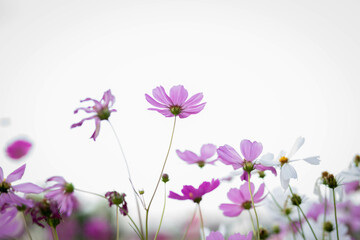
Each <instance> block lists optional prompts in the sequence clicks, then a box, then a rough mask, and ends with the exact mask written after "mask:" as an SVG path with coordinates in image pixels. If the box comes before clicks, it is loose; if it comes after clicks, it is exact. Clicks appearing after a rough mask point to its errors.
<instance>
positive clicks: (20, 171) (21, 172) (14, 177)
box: [6, 164, 26, 183]
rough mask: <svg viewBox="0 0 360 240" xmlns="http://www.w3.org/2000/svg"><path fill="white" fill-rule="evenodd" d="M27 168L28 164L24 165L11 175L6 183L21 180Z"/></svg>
mask: <svg viewBox="0 0 360 240" xmlns="http://www.w3.org/2000/svg"><path fill="white" fill-rule="evenodd" d="M25 168H26V164H24V165H22V166H21V167H19V168H18V169H16V170H15V171H13V172H12V173H10V174H9V176H8V177H7V178H6V182H8V183H12V182H14V181H16V180H19V179H21V178H22V176H23V175H24V172H25Z"/></svg>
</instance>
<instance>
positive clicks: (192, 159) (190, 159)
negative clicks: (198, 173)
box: [176, 150, 200, 164]
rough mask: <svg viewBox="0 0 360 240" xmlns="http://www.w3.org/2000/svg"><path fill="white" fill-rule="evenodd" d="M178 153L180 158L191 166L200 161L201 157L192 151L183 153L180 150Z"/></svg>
mask: <svg viewBox="0 0 360 240" xmlns="http://www.w3.org/2000/svg"><path fill="white" fill-rule="evenodd" d="M176 153H177V155H178V156H179V158H181V159H182V160H184V161H185V162H187V163H189V164H192V163H196V162H198V161H199V160H200V158H199V156H198V155H196V154H195V153H193V152H191V151H184V152H181V151H179V150H176Z"/></svg>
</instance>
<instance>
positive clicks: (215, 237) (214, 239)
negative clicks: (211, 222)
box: [206, 232, 253, 240]
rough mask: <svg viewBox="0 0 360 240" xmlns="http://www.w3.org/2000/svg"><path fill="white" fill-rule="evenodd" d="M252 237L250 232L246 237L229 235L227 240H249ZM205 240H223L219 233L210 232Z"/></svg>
mask: <svg viewBox="0 0 360 240" xmlns="http://www.w3.org/2000/svg"><path fill="white" fill-rule="evenodd" d="M252 236H253V233H252V232H249V233H248V234H247V235H241V234H240V233H236V234H233V235H231V236H230V237H229V238H228V240H251V239H252ZM206 240H225V238H224V236H223V235H222V234H221V233H220V232H211V233H210V234H209V235H208V236H207V237H206Z"/></svg>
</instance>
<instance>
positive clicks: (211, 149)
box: [200, 144, 216, 160]
mask: <svg viewBox="0 0 360 240" xmlns="http://www.w3.org/2000/svg"><path fill="white" fill-rule="evenodd" d="M200 153H201V154H200V156H201V158H202V160H206V159H208V158H211V157H212V156H214V154H215V153H216V146H215V145H214V144H204V145H203V146H202V147H201V150H200Z"/></svg>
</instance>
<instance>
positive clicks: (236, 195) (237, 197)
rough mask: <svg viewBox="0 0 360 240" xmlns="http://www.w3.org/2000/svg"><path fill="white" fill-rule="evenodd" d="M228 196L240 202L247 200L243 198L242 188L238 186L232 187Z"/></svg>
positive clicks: (235, 201) (231, 199)
mask: <svg viewBox="0 0 360 240" xmlns="http://www.w3.org/2000/svg"><path fill="white" fill-rule="evenodd" d="M227 197H228V198H229V200H230V201H232V202H234V203H238V204H242V203H243V202H245V201H246V200H245V199H244V198H243V196H242V194H241V193H240V190H239V189H237V188H231V189H230V190H229V192H228V193H227Z"/></svg>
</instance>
